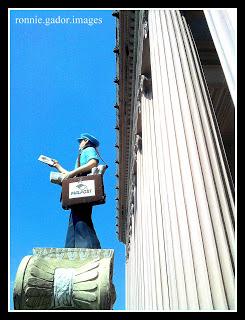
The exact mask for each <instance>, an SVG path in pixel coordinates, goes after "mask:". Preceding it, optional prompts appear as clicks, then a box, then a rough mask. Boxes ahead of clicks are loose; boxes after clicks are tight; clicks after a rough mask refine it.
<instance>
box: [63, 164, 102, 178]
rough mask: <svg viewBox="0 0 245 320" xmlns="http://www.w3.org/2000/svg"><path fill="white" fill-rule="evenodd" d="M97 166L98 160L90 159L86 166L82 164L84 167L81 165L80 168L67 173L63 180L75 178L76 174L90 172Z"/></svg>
mask: <svg viewBox="0 0 245 320" xmlns="http://www.w3.org/2000/svg"><path fill="white" fill-rule="evenodd" d="M97 165H98V160H95V159H91V160H89V161H88V162H87V163H86V164H84V165H82V166H80V167H78V168H76V169H74V170H72V171H70V172H67V175H66V176H65V177H64V179H67V178H73V177H75V176H77V175H78V174H81V173H87V172H90V171H91V169H92V168H94V167H96V166H97Z"/></svg>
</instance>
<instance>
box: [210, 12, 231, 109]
mask: <svg viewBox="0 0 245 320" xmlns="http://www.w3.org/2000/svg"><path fill="white" fill-rule="evenodd" d="M204 14H205V17H206V19H207V23H208V27H209V30H210V32H211V35H212V38H213V41H214V45H215V48H216V50H217V53H218V56H219V59H220V62H221V65H222V68H223V71H224V74H225V77H226V80H227V84H228V87H229V90H230V93H231V97H232V100H233V103H234V105H235V106H236V99H237V96H236V75H237V63H236V29H237V23H236V21H237V16H236V15H237V13H236V9H234V8H231V9H222V10H215V9H212V10H208V9H206V10H204Z"/></svg>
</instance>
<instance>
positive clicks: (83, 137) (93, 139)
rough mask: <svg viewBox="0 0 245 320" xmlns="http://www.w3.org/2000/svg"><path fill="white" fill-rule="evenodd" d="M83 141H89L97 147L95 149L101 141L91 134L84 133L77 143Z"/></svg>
mask: <svg viewBox="0 0 245 320" xmlns="http://www.w3.org/2000/svg"><path fill="white" fill-rule="evenodd" d="M82 139H88V140H89V141H90V142H92V143H93V144H94V145H95V147H98V146H99V145H100V143H99V140H97V139H96V138H95V137H94V136H92V135H91V134H89V133H82V134H81V136H80V138H78V139H77V141H78V142H80V141H81V140H82Z"/></svg>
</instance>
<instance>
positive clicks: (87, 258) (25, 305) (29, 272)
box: [14, 248, 116, 310]
mask: <svg viewBox="0 0 245 320" xmlns="http://www.w3.org/2000/svg"><path fill="white" fill-rule="evenodd" d="M113 259H114V251H113V250H111V249H83V248H34V249H33V255H32V256H25V257H24V258H23V259H22V261H21V263H20V265H19V268H18V271H17V274H16V279H15V287H14V309H15V310H54V309H81V310H109V309H112V307H113V304H114V302H115V300H116V293H115V288H114V285H113V283H112V275H113Z"/></svg>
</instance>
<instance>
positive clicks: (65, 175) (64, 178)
mask: <svg viewBox="0 0 245 320" xmlns="http://www.w3.org/2000/svg"><path fill="white" fill-rule="evenodd" d="M62 173H63V177H62V180H61V182H63V181H64V180H66V179H68V178H70V172H69V171H66V173H65V172H62Z"/></svg>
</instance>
